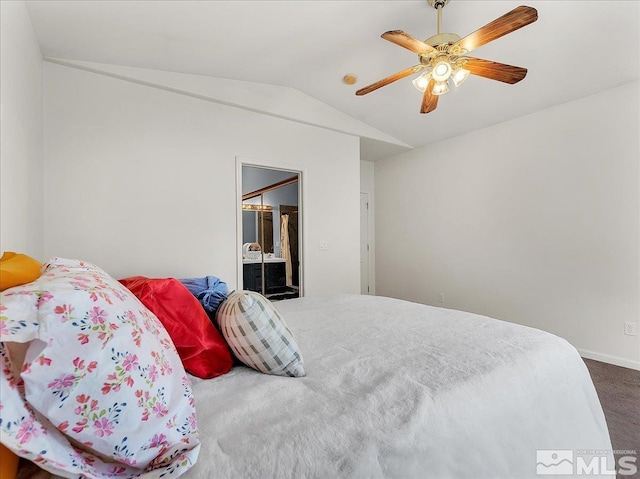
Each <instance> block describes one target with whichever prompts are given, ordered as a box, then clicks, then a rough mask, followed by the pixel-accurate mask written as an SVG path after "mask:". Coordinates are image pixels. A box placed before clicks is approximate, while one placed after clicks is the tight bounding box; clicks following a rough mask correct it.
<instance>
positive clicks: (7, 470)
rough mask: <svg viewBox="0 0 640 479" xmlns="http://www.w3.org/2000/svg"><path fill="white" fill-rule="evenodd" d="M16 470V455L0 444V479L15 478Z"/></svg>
mask: <svg viewBox="0 0 640 479" xmlns="http://www.w3.org/2000/svg"><path fill="white" fill-rule="evenodd" d="M17 472H18V456H16V455H15V454H14V453H13V452H11V451H10V450H9V449H7V448H6V447H4V446H3V445H2V444H0V479H15V477H16V474H17Z"/></svg>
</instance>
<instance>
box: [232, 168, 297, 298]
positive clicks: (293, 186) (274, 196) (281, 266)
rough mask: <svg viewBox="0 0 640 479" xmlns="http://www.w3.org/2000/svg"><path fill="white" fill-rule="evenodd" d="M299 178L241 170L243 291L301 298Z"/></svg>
mask: <svg viewBox="0 0 640 479" xmlns="http://www.w3.org/2000/svg"><path fill="white" fill-rule="evenodd" d="M299 198H300V173H299V172H295V171H288V170H280V169H274V168H264V167H256V166H246V165H245V166H242V276H243V289H245V290H250V291H257V292H259V293H261V294H263V295H264V296H266V297H267V298H269V299H270V300H281V299H291V298H297V297H298V296H300V280H301V274H300V271H301V264H300V247H299V238H300V222H299V216H300V215H299V210H298V208H299V203H300V201H299Z"/></svg>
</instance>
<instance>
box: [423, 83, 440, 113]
mask: <svg viewBox="0 0 640 479" xmlns="http://www.w3.org/2000/svg"><path fill="white" fill-rule="evenodd" d="M434 84H435V81H434V80H431V81H429V85H428V86H427V88H426V89H425V91H424V95H422V105H421V106H420V113H429V112H430V111H433V110H435V109H436V108H437V107H438V98H440V97H439V96H438V95H434V94H433V93H431V90H432V89H433V85H434Z"/></svg>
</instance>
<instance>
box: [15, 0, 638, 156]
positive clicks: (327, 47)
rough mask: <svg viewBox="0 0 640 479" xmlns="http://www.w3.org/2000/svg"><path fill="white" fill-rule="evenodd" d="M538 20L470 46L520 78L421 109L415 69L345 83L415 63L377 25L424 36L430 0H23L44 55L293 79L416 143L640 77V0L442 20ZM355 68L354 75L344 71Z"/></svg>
mask: <svg viewBox="0 0 640 479" xmlns="http://www.w3.org/2000/svg"><path fill="white" fill-rule="evenodd" d="M522 3H526V4H527V5H530V6H533V7H535V8H536V9H537V10H538V17H539V18H538V21H537V22H535V23H533V24H531V25H529V26H527V27H525V28H522V29H520V30H518V31H516V32H513V33H511V34H510V35H508V36H505V37H502V38H500V39H498V40H496V41H494V42H492V43H490V44H488V45H485V46H483V47H481V48H479V49H477V50H475V51H474V52H473V54H472V55H473V56H477V57H479V58H484V59H488V60H494V61H499V62H503V63H508V64H511V65H517V66H522V67H526V68H528V69H529V73H528V75H527V77H526V78H525V79H524V80H523V81H522V82H520V83H518V84H516V85H507V84H503V83H500V82H495V81H491V80H487V79H484V78H480V77H473V76H472V77H471V78H469V80H467V82H466V83H465V84H464V85H462V86H461V87H460V88H459V89H457V90H456V91H453V90H452V91H451V92H450V93H448V94H447V95H445V96H443V97H441V98H440V102H439V106H438V109H437V110H436V111H435V112H433V113H430V114H427V115H421V114H419V113H418V111H419V108H420V101H421V93H420V92H418V91H417V90H415V89H414V88H413V86H412V85H411V78H410V77H409V78H405V79H402V80H399V81H398V82H396V83H393V84H391V85H388V86H386V87H384V88H381V89H379V90H377V91H375V92H372V93H370V94H368V95H365V96H362V97H356V96H355V94H354V93H355V91H356V90H357V89H358V88H361V87H363V86H366V85H368V84H370V83H373V82H374V81H377V80H379V79H381V78H383V77H385V76H388V75H389V74H391V73H395V72H397V71H400V70H403V69H405V68H407V67H409V66H412V65H414V64H416V63H417V58H416V55H415V54H413V53H411V52H409V51H408V50H405V49H404V48H401V47H398V46H396V45H394V44H391V43H389V42H387V41H385V40H382V39H381V38H380V34H382V33H383V32H385V31H387V30H394V29H399V30H404V31H405V32H407V33H409V34H411V35H413V36H415V37H417V38H420V39H424V38H427V37H429V36H431V35H434V34H435V33H436V25H437V14H436V11H435V10H434V9H432V8H431V7H430V6H429V5H428V3H427V1H426V0H419V1H399V0H391V1H384V0H374V1H355V0H342V1H338V0H330V1H321V0H308V1H301V0H288V1H265V0H263V1H138V0H129V1H50V0H46V1H30V2H27V5H28V10H29V14H30V16H31V19H32V22H33V27H34V30H35V32H36V35H37V37H38V41H39V43H40V46H41V49H42V53H43V55H44V56H45V57H56V58H65V59H70V60H82V61H91V62H101V63H110V64H118V65H126V66H134V67H141V68H152V69H158V70H168V71H174V72H182V73H193V74H201V75H208V76H213V77H220V78H229V79H235V80H248V81H253V82H260V83H267V84H274V85H282V86H288V87H293V88H296V89H298V90H300V91H302V92H304V93H306V94H308V95H310V96H312V97H314V98H316V99H318V100H320V101H322V102H324V103H326V104H328V105H330V106H332V107H334V108H336V109H338V110H340V111H342V112H344V113H346V114H348V115H350V116H352V117H354V118H356V119H359V120H361V121H363V122H365V123H367V124H369V125H371V126H373V127H375V128H377V129H379V130H381V131H383V132H385V133H387V134H389V135H391V136H393V137H395V138H397V139H399V140H401V141H403V142H405V143H408V144H409V145H412V146H413V147H418V146H423V145H426V144H428V143H431V142H434V141H438V140H441V139H444V138H448V137H451V136H456V135H459V134H462V133H465V132H468V131H471V130H476V129H479V128H483V127H486V126H489V125H492V124H495V123H499V122H502V121H506V120H509V119H512V118H515V117H519V116H522V115H526V114H529V113H532V112H535V111H538V110H541V109H545V108H548V107H551V106H553V105H557V104H561V103H565V102H568V101H571V100H574V99H577V98H580V97H583V96H586V95H590V94H593V93H596V92H599V91H602V90H605V89H607V88H611V87H615V86H617V85H621V84H624V83H628V82H631V81H633V80H637V79H638V78H640V33H639V32H640V2H639V1H635V0H624V1H611V0H606V1H595V0H587V1H578V0H569V1H551V0H545V1H530V0H529V1H526V2H524V0H522V1H515V2H514V1H508V0H500V1H479V0H473V1H465V0H451V2H450V3H449V4H448V5H447V6H446V7H445V9H444V11H443V31H447V32H453V33H457V34H458V35H460V36H465V35H466V34H468V33H471V32H472V31H474V30H477V29H478V28H479V27H481V26H483V25H485V24H486V23H488V22H490V21H491V20H493V19H494V18H496V17H499V16H501V15H502V14H504V13H506V12H508V11H509V10H511V9H513V8H515V7H517V6H518V5H520V4H522ZM346 73H352V74H355V75H357V77H358V82H357V83H356V84H355V85H353V86H348V85H345V84H343V83H342V81H341V79H342V77H343V76H344V75H345V74H346Z"/></svg>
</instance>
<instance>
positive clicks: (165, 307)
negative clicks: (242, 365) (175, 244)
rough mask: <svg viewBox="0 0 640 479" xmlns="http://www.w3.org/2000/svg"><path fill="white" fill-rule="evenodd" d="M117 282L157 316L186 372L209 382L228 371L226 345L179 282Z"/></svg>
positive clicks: (142, 279)
mask: <svg viewBox="0 0 640 479" xmlns="http://www.w3.org/2000/svg"><path fill="white" fill-rule="evenodd" d="M120 282H121V283H122V284H123V285H124V286H125V287H126V288H127V289H129V290H130V291H131V292H132V293H133V294H134V295H136V297H137V298H138V299H139V300H140V301H141V302H142V304H144V305H145V306H146V307H147V308H149V310H151V312H152V313H153V314H155V315H156V316H157V317H158V319H159V320H160V322H161V323H162V324H163V325H164V327H165V329H166V330H167V332H168V333H169V336H171V339H172V340H173V343H174V344H175V346H176V349H177V350H178V354H179V355H180V358H181V359H182V364H184V368H185V369H186V370H187V371H188V372H189V373H191V374H193V375H194V376H198V377H199V378H203V379H208V378H214V377H216V376H220V375H222V374H225V373H228V372H229V370H230V369H231V366H232V365H233V359H232V357H231V352H230V351H229V347H228V346H227V343H226V342H225V340H224V338H223V337H222V335H221V334H220V333H219V332H218V330H217V329H216V328H215V326H214V325H213V323H212V322H211V320H210V319H209V317H208V316H207V313H206V312H205V310H204V308H203V307H202V305H201V304H200V302H199V301H198V300H197V299H196V297H195V296H194V295H192V294H191V293H190V292H189V290H188V289H187V288H186V287H185V286H184V285H183V284H182V283H181V282H180V281H178V280H177V279H174V278H167V279H150V278H145V277H144V276H133V277H131V278H125V279H121V280H120Z"/></svg>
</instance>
